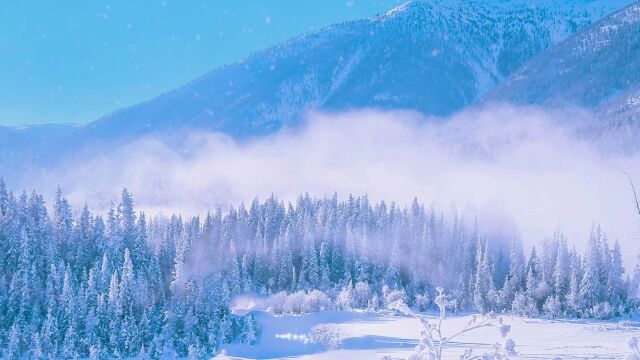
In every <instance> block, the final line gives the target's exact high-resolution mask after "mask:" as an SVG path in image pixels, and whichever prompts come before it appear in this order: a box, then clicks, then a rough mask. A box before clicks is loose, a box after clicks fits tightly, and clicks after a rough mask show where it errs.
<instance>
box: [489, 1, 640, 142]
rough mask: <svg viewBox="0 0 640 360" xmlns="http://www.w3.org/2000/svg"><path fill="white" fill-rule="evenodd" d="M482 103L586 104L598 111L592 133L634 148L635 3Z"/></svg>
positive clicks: (638, 27)
mask: <svg viewBox="0 0 640 360" xmlns="http://www.w3.org/2000/svg"><path fill="white" fill-rule="evenodd" d="M484 101H485V102H492V101H504V102H510V103H514V104H538V105H545V106H554V107H557V106H566V105H576V106H580V107H586V108H588V109H592V110H593V111H595V112H596V113H597V114H598V115H599V121H598V122H597V123H595V124H589V127H588V132H590V133H591V136H602V135H604V136H603V139H604V140H606V142H608V143H614V142H615V143H618V145H619V144H622V145H623V146H624V147H627V148H628V147H629V146H631V147H632V148H638V146H639V145H637V144H638V140H640V3H636V4H633V5H631V6H628V7H626V8H624V9H622V10H620V11H618V12H616V13H614V14H612V15H610V16H607V17H606V18H604V19H602V21H600V22H598V23H597V24H595V25H593V26H591V27H589V28H587V29H584V30H583V31H580V32H578V33H577V34H575V35H574V36H572V37H570V38H568V39H567V40H565V41H563V42H561V43H559V44H558V45H556V46H554V47H553V48H552V49H549V50H548V51H546V52H544V53H542V54H541V55H539V56H537V57H536V58H534V59H532V60H531V61H529V62H527V63H526V64H525V65H524V66H522V68H520V69H519V70H517V71H516V72H515V73H514V74H512V75H511V76H510V77H509V78H508V79H507V80H506V81H505V82H504V83H503V84H501V85H500V86H498V87H496V88H495V89H494V90H492V91H491V92H490V93H488V94H487V96H486V97H485V99H484Z"/></svg>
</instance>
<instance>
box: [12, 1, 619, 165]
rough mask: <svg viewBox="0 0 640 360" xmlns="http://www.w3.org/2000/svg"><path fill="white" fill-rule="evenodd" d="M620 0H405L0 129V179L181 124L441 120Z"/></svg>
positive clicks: (247, 126)
mask: <svg viewBox="0 0 640 360" xmlns="http://www.w3.org/2000/svg"><path fill="white" fill-rule="evenodd" d="M626 3H629V0H573V1H563V2H561V3H558V2H557V1H555V0H541V1H538V2H536V3H535V4H534V5H531V4H529V3H528V2H527V1H524V0H510V1H506V0H467V1H461V0H433V1H427V0H413V1H409V2H407V3H405V4H403V5H401V6H399V7H397V8H395V9H393V10H391V11H389V12H388V13H386V14H382V15H379V16H376V17H373V18H370V19H364V20H359V21H352V22H346V23H341V24H336V25H333V26H330V27H328V28H325V29H322V30H319V31H317V32H314V33H311V34H307V35H304V36H300V37H298V38H295V39H292V40H290V41H287V42H285V43H283V44H281V45H278V46H275V47H272V48H269V49H266V50H264V51H260V52H257V53H255V54H253V55H252V56H249V57H248V58H246V59H244V60H242V61H238V62H236V63H233V64H230V65H228V66H225V67H222V68H219V69H216V70H213V71H212V72H210V73H208V74H206V75H204V76H202V77H201V78H199V79H196V80H194V81H192V82H191V83H189V84H186V85H185V86H183V87H181V88H179V89H176V90H174V91H170V92H168V93H166V94H163V95H161V96H159V97H157V98H155V99H152V100H150V101H148V102H145V103H142V104H139V105H135V106H132V107H129V108H126V109H123V110H120V111H117V112H114V113H112V114H110V115H107V116H105V117H103V118H101V119H98V120H96V121H94V122H93V123H90V124H89V125H87V126H82V127H73V126H58V127H55V131H54V132H52V133H51V134H49V135H44V134H43V132H42V129H44V128H43V127H41V126H35V127H25V128H10V127H4V128H3V127H0V175H2V174H5V175H9V174H15V173H20V172H22V173H25V172H24V171H23V169H24V168H28V167H34V168H38V167H42V166H45V167H46V166H55V164H56V162H58V161H60V159H65V160H68V159H69V158H70V157H80V156H82V155H85V154H87V155H90V156H98V155H99V154H101V153H106V152H108V151H109V150H110V149H112V148H113V147H115V146H117V145H118V144H119V143H122V142H126V141H128V140H130V139H135V138H138V137H141V136H145V135H152V134H161V135H162V134H171V135H173V134H175V133H179V132H180V131H181V130H184V131H188V130H190V129H197V130H211V131H220V132H224V133H227V134H230V135H232V136H234V137H236V138H246V137H252V136H260V135H263V134H268V133H272V132H274V131H277V130H278V129H281V128H283V127H292V126H296V125H297V124H299V123H300V122H301V121H302V119H303V117H304V114H305V112H306V111H309V110H322V111H340V110H347V109H351V108H360V107H375V108H382V109H416V110H418V111H421V112H423V113H425V114H428V115H438V116H440V115H448V114H450V113H452V112H454V111H457V110H460V109H462V108H464V107H465V106H467V105H469V104H471V103H473V102H474V101H476V100H477V99H478V98H479V97H480V96H481V95H482V94H484V93H486V92H487V91H488V90H490V89H492V88H493V87H494V86H495V85H496V84H498V83H500V82H501V81H503V79H505V78H506V77H508V76H509V75H510V74H511V73H512V72H513V71H514V70H515V69H517V68H518V67H519V66H521V65H522V64H523V63H525V62H526V61H528V60H529V59H530V58H532V57H533V56H535V55H537V54H539V53H541V52H543V51H544V50H545V49H547V48H549V47H551V46H552V45H553V44H555V43H557V42H559V41H561V40H563V39H565V38H566V37H567V36H569V35H571V34H573V33H575V32H576V31H577V30H579V29H581V28H584V27H586V26H588V25H589V24H591V23H593V22H594V21H596V20H597V19H599V18H601V17H603V16H604V15H606V14H607V13H609V12H611V11H613V10H615V9H617V8H620V7H621V6H623V5H624V4H626Z"/></svg>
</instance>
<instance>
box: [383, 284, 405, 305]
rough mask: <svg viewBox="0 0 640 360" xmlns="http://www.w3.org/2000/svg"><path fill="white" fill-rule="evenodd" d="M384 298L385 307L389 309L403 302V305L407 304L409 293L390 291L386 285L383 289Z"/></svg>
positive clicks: (402, 290)
mask: <svg viewBox="0 0 640 360" xmlns="http://www.w3.org/2000/svg"><path fill="white" fill-rule="evenodd" d="M382 296H383V299H384V305H385V307H387V308H392V305H393V304H395V303H397V302H398V301H400V300H402V302H403V303H406V302H407V293H406V292H405V291H404V289H401V290H389V287H387V286H386V285H385V286H384V287H383V288H382Z"/></svg>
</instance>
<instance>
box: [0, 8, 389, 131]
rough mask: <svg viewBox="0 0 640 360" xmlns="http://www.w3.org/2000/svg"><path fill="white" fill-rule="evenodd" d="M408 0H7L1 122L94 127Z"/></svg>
mask: <svg viewBox="0 0 640 360" xmlns="http://www.w3.org/2000/svg"><path fill="white" fill-rule="evenodd" d="M399 3H400V1H399V0H367V1H363V0H355V1H350V0H313V1H307V0H224V1H220V0H217V1H199V0H181V1H177V0H165V1H163V0H113V1H112V0H108V1H102V0H96V1H93V0H90V1H82V0H73V1H69V0H62V1H43V0H40V1H33V0H25V1H15V2H14V1H8V0H0V8H1V9H2V10H1V11H0V30H1V31H0V124H3V125H16V124H27V123H54V122H56V123H86V122H89V121H92V120H95V119H96V118H98V117H100V116H101V115H104V114H107V113H109V112H111V111H114V110H117V109H119V108H121V107H124V106H127V105H132V104H135V103H138V102H141V101H144V100H146V99H149V98H152V97H154V96H156V95H159V94H161V93H163V92H165V91H168V90H171V89H173V88H176V87H178V86H180V85H182V84H184V83H186V82H188V81H190V80H192V79H194V78H196V77H198V76H200V75H202V74H204V73H206V72H207V71H209V70H211V69H213V68H216V67H218V66H220V65H224V64H226V63H229V62H232V61H234V60H237V59H239V58H242V57H244V56H246V55H248V54H250V53H251V52H253V51H256V50H259V49H263V48H265V47H268V46H270V45H273V44H276V43H278V42H280V41H283V40H286V39H288V38H291V37H293V36H296V35H298V34H302V33H306V32H309V31H311V30H313V29H318V28H321V27H323V26H326V25H329V24H331V23H334V22H339V21H345V20H349V19H356V18H362V17H368V16H371V15H373V14H377V13H381V12H384V11H386V10H388V9H390V8H392V7H394V6H396V5H397V4H399Z"/></svg>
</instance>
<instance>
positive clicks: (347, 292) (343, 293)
mask: <svg viewBox="0 0 640 360" xmlns="http://www.w3.org/2000/svg"><path fill="white" fill-rule="evenodd" d="M353 303H354V293H353V288H351V287H350V286H345V287H343V288H342V290H340V292H339V293H338V295H336V307H337V308H338V309H340V310H351V309H352V308H353Z"/></svg>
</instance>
